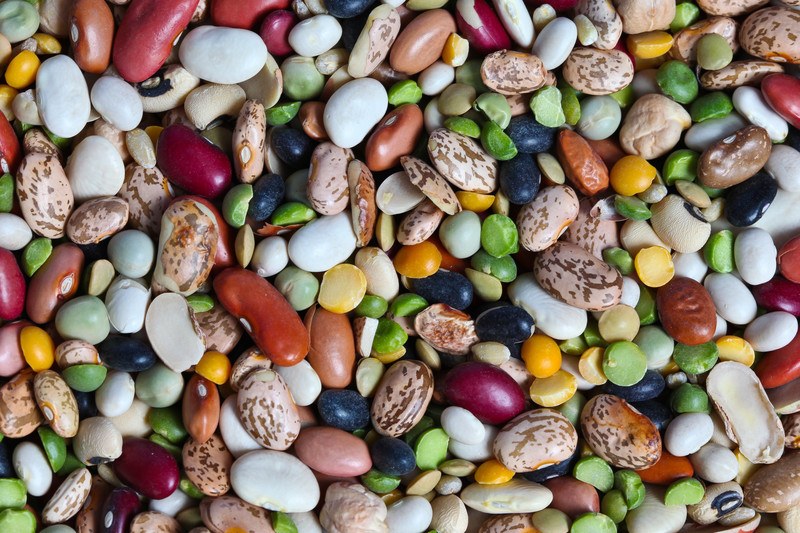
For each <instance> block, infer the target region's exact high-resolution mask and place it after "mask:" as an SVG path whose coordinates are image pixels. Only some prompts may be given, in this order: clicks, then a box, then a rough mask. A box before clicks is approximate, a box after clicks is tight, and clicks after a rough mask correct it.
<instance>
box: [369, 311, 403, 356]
mask: <svg viewBox="0 0 800 533" xmlns="http://www.w3.org/2000/svg"><path fill="white" fill-rule="evenodd" d="M406 341H408V333H406V332H405V330H404V329H403V327H402V326H401V325H400V324H398V323H397V322H395V321H394V320H389V319H388V318H381V319H379V320H378V329H377V331H376V332H375V340H373V341H372V349H373V350H374V351H375V353H378V354H384V353H392V352H395V351H397V350H399V349H400V348H401V347H402V346H403V345H404V344H405V343H406Z"/></svg>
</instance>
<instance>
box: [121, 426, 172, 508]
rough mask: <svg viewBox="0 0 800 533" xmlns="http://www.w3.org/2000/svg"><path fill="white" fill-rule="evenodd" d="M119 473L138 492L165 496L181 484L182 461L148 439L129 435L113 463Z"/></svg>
mask: <svg viewBox="0 0 800 533" xmlns="http://www.w3.org/2000/svg"><path fill="white" fill-rule="evenodd" d="M113 466H114V473H115V474H116V475H117V477H118V478H119V479H120V481H122V482H123V483H125V484H126V485H128V486H129V487H131V488H132V489H134V490H135V491H136V492H138V493H140V494H142V495H143V496H146V497H147V498H152V499H154V500H161V499H163V498H166V497H167V496H169V495H170V494H172V493H173V492H175V489H177V488H178V481H179V480H180V474H179V472H178V463H177V462H176V461H175V458H174V457H172V455H170V453H169V452H168V451H167V450H165V449H164V448H162V447H161V446H159V445H158V444H156V443H155V442H150V441H149V440H147V439H139V438H129V439H126V440H125V442H123V443H122V455H120V456H119V457H118V458H117V459H116V460H115V461H114V463H113Z"/></svg>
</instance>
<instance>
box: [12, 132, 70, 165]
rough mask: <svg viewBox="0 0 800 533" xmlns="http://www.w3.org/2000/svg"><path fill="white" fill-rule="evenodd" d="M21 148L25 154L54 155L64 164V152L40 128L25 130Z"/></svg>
mask: <svg viewBox="0 0 800 533" xmlns="http://www.w3.org/2000/svg"><path fill="white" fill-rule="evenodd" d="M22 144H23V148H24V152H25V153H26V154H44V155H50V156H53V157H55V158H56V159H57V160H58V162H59V163H60V164H61V166H63V165H64V152H62V151H61V149H60V148H59V147H58V146H56V144H55V143H54V142H53V141H51V140H50V138H49V137H48V136H47V135H46V134H45V132H44V131H42V129H41V128H30V129H29V130H28V131H26V132H25V137H24V138H23V143H22Z"/></svg>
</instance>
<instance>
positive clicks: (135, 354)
mask: <svg viewBox="0 0 800 533" xmlns="http://www.w3.org/2000/svg"><path fill="white" fill-rule="evenodd" d="M97 350H98V351H99V352H100V360H101V361H103V364H104V365H105V366H107V367H108V368H113V369H114V370H121V371H123V372H142V371H143V370H147V369H148V368H150V367H152V366H153V365H154V364H156V362H157V361H158V356H157V355H156V352H155V351H153V348H151V347H150V344H148V343H146V342H144V341H141V340H139V339H136V338H133V337H126V336H125V335H109V336H108V337H106V340H104V341H103V342H101V343H100V344H99V345H98V346H97Z"/></svg>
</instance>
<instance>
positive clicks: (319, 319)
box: [304, 305, 356, 389]
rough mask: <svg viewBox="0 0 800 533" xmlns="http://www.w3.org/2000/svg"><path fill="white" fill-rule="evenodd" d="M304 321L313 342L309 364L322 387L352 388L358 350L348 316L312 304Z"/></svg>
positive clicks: (309, 353) (311, 342)
mask: <svg viewBox="0 0 800 533" xmlns="http://www.w3.org/2000/svg"><path fill="white" fill-rule="evenodd" d="M304 322H305V325H306V328H307V329H308V334H309V339H310V344H309V351H308V362H309V363H310V364H311V367H312V368H313V369H314V370H315V371H316V373H317V375H318V376H319V379H320V381H321V382H322V385H323V386H324V387H325V388H329V389H343V388H345V387H347V386H349V385H350V382H351V381H352V380H353V372H354V370H355V361H356V348H355V339H354V337H353V328H352V326H351V325H350V320H349V319H348V318H347V315H343V314H339V313H334V312H332V311H328V310H327V309H325V308H323V307H319V306H316V305H313V306H311V308H310V309H309V310H308V311H307V312H306V316H305V320H304Z"/></svg>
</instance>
